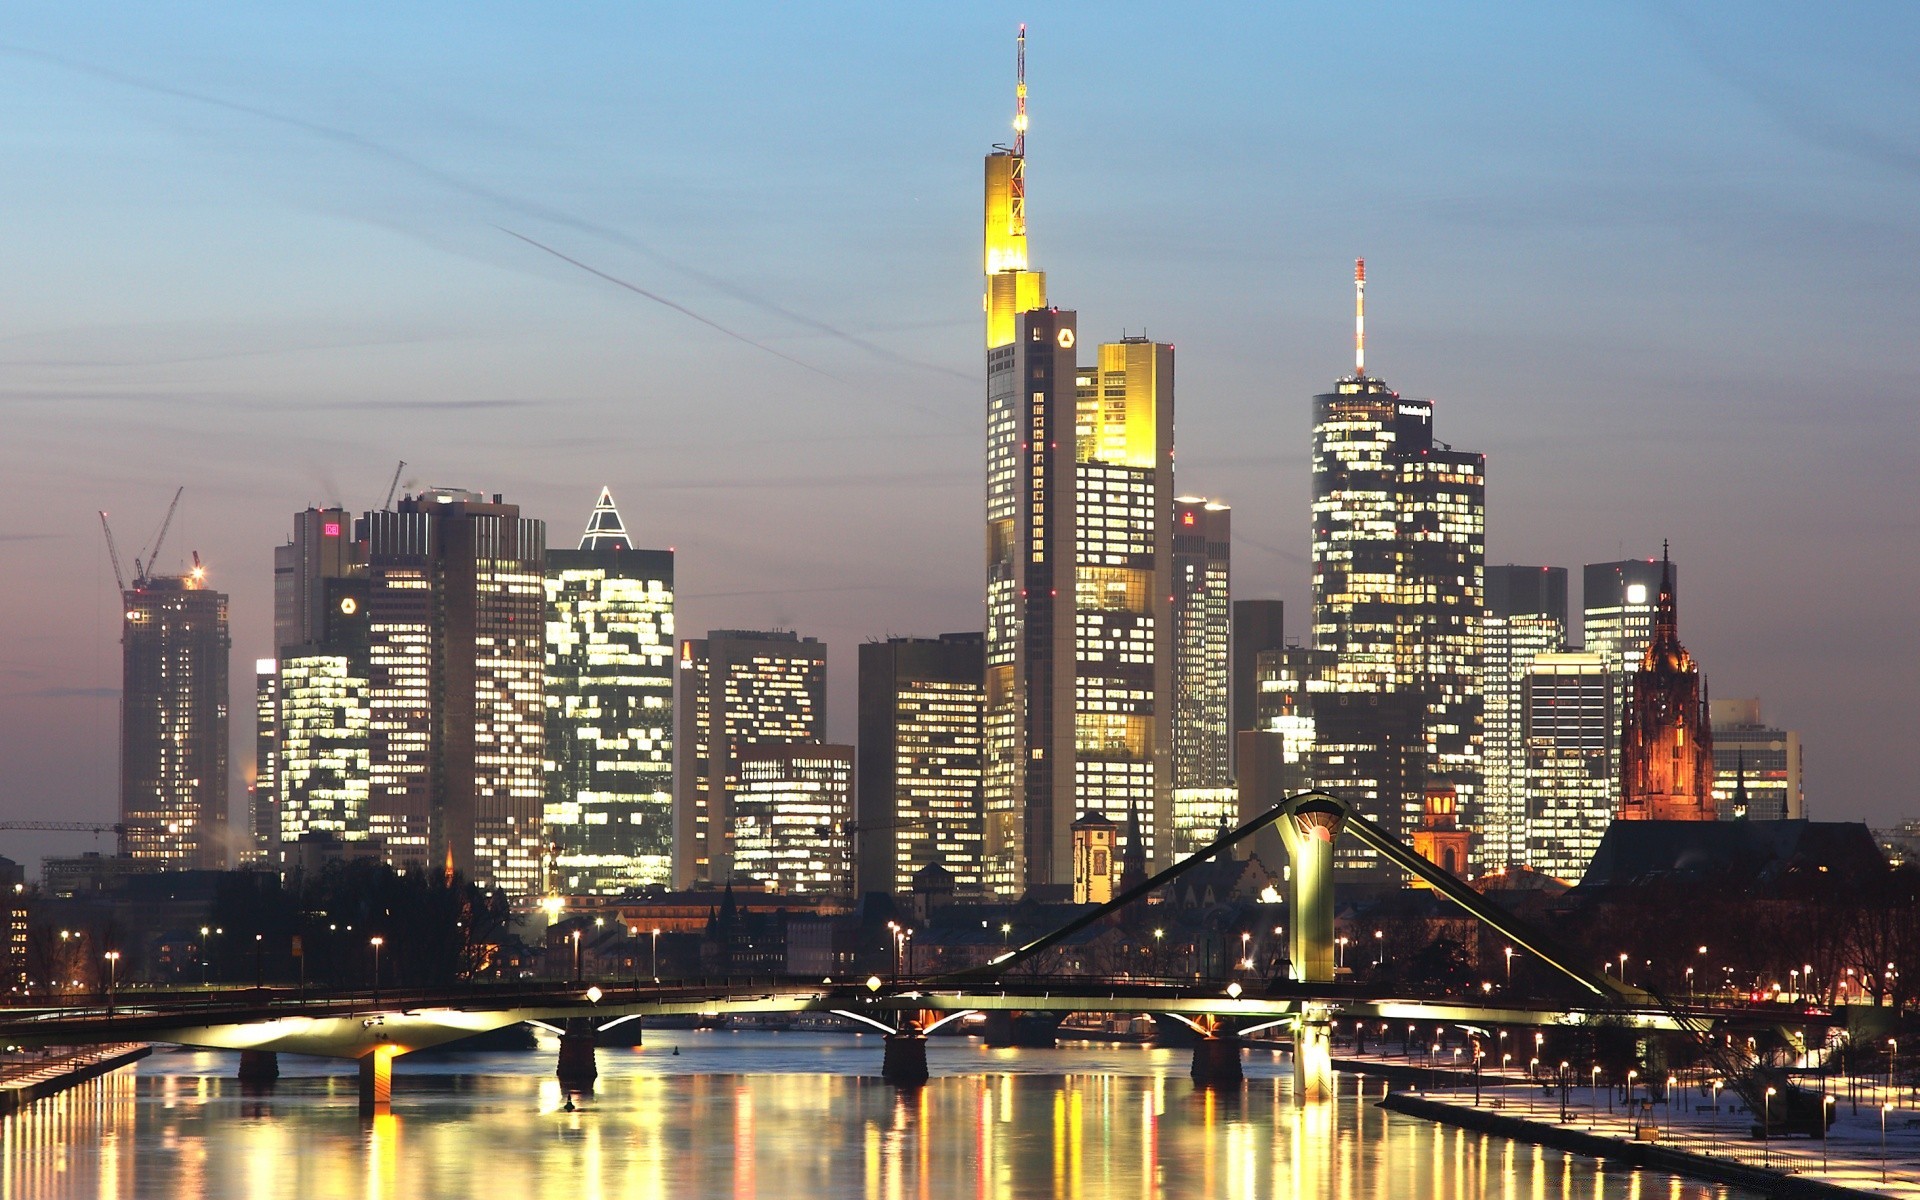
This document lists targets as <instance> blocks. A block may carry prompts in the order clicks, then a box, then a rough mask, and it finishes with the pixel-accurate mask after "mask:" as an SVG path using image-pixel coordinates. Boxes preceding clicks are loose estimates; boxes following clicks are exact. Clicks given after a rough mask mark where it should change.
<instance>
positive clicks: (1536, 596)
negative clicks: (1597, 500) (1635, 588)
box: [1480, 565, 1567, 867]
mask: <svg viewBox="0 0 1920 1200" xmlns="http://www.w3.org/2000/svg"><path fill="white" fill-rule="evenodd" d="M1484 629H1485V631H1486V634H1485V638H1484V642H1485V650H1484V653H1483V656H1482V659H1481V663H1482V666H1481V688H1482V691H1483V694H1484V697H1485V707H1486V714H1485V734H1484V740H1483V743H1482V753H1481V763H1482V767H1481V776H1482V781H1483V783H1482V786H1483V788H1484V795H1485V800H1484V802H1483V804H1482V805H1481V821H1482V824H1481V829H1480V855H1481V861H1482V862H1484V863H1485V864H1487V865H1488V866H1491V867H1502V866H1506V865H1508V864H1510V863H1524V862H1526V861H1527V789H1526V738H1525V734H1524V725H1525V722H1524V720H1523V718H1522V711H1521V702H1522V699H1523V696H1522V691H1523V684H1524V681H1525V680H1526V677H1527V669H1528V668H1529V667H1531V666H1532V665H1533V660H1534V659H1535V658H1537V657H1538V656H1540V655H1542V654H1557V653H1560V652H1562V651H1564V650H1565V649H1566V648H1567V571H1566V568H1565V567H1517V566H1511V565H1508V566H1489V567H1488V568H1487V615H1486V618H1485V621H1484Z"/></svg>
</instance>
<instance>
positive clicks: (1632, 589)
mask: <svg viewBox="0 0 1920 1200" xmlns="http://www.w3.org/2000/svg"><path fill="white" fill-rule="evenodd" d="M1668 570H1669V575H1668V582H1669V583H1670V584H1671V585H1672V587H1673V590H1674V595H1675V596H1676V597H1678V595H1679V593H1680V568H1679V567H1676V566H1673V565H1672V564H1668ZM1581 575H1582V580H1581V582H1582V589H1583V590H1582V594H1581V598H1580V602H1581V606H1582V607H1583V608H1584V609H1585V612H1584V614H1583V616H1582V621H1581V649H1583V650H1585V651H1587V653H1589V654H1600V655H1604V656H1605V657H1606V660H1607V669H1608V670H1610V671H1612V672H1613V673H1614V675H1615V676H1616V677H1617V678H1618V679H1621V680H1624V679H1625V678H1626V676H1627V674H1628V673H1629V672H1631V671H1632V670H1633V669H1634V668H1635V667H1637V666H1638V665H1639V663H1640V656H1641V655H1642V654H1644V653H1646V649H1647V643H1648V642H1650V641H1652V640H1653V611H1654V605H1655V602H1656V600H1657V599H1658V597H1659V595H1660V563H1659V562H1658V561H1657V560H1655V559H1651V558H1647V559H1638V558H1634V559H1627V560H1626V561H1624V562H1608V563H1589V564H1587V566H1586V568H1585V570H1584V571H1582V573H1581Z"/></svg>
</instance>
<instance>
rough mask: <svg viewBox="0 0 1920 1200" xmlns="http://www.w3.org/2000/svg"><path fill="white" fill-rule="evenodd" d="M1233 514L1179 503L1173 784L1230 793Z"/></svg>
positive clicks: (1199, 502) (1191, 500) (1195, 501)
mask: <svg viewBox="0 0 1920 1200" xmlns="http://www.w3.org/2000/svg"><path fill="white" fill-rule="evenodd" d="M1232 516H1233V513H1232V510H1230V509H1229V508H1228V507H1227V506H1226V505H1224V504H1221V503H1220V502H1218V501H1216V500H1206V499H1202V498H1201V497H1198V496H1176V497H1175V498H1174V501H1173V675H1174V679H1173V786H1174V787H1176V788H1206V787H1225V786H1226V785H1227V784H1228V783H1230V782H1231V781H1232V776H1231V775H1230V774H1229V772H1228V769H1227V758H1228V755H1227V742H1228V738H1227V732H1228V730H1227V720H1228V714H1227V682H1228V671H1229V667H1230V665H1231V664H1230V663H1229V661H1228V652H1227V640H1228V633H1229V628H1230V623H1231V620H1232V612H1231V608H1230V603H1231V602H1230V599H1229V595H1228V585H1229V572H1230V565H1231V564H1230V560H1229V554H1230V552H1231V547H1232V542H1231V524H1230V522H1231V519H1232Z"/></svg>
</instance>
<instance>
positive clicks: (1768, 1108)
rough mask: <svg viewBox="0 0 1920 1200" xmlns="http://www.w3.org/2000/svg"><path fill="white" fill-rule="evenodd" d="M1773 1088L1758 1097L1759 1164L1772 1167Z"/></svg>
mask: <svg viewBox="0 0 1920 1200" xmlns="http://www.w3.org/2000/svg"><path fill="white" fill-rule="evenodd" d="M1774 1094H1775V1093H1774V1090H1773V1089H1772V1088H1768V1089H1767V1094H1766V1095H1764V1096H1762V1097H1760V1165H1761V1166H1763V1167H1765V1168H1767V1169H1768V1170H1771V1169H1772V1168H1773V1097H1774Z"/></svg>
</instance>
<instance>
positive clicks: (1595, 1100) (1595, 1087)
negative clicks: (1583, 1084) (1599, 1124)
mask: <svg viewBox="0 0 1920 1200" xmlns="http://www.w3.org/2000/svg"><path fill="white" fill-rule="evenodd" d="M1599 1114H1600V1068H1599V1067H1597V1066H1596V1067H1594V1068H1593V1074H1592V1075H1591V1076H1590V1077H1589V1078H1588V1080H1587V1128H1588V1129H1592V1128H1593V1121H1594V1118H1595V1117H1597V1116H1598V1115H1599Z"/></svg>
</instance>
